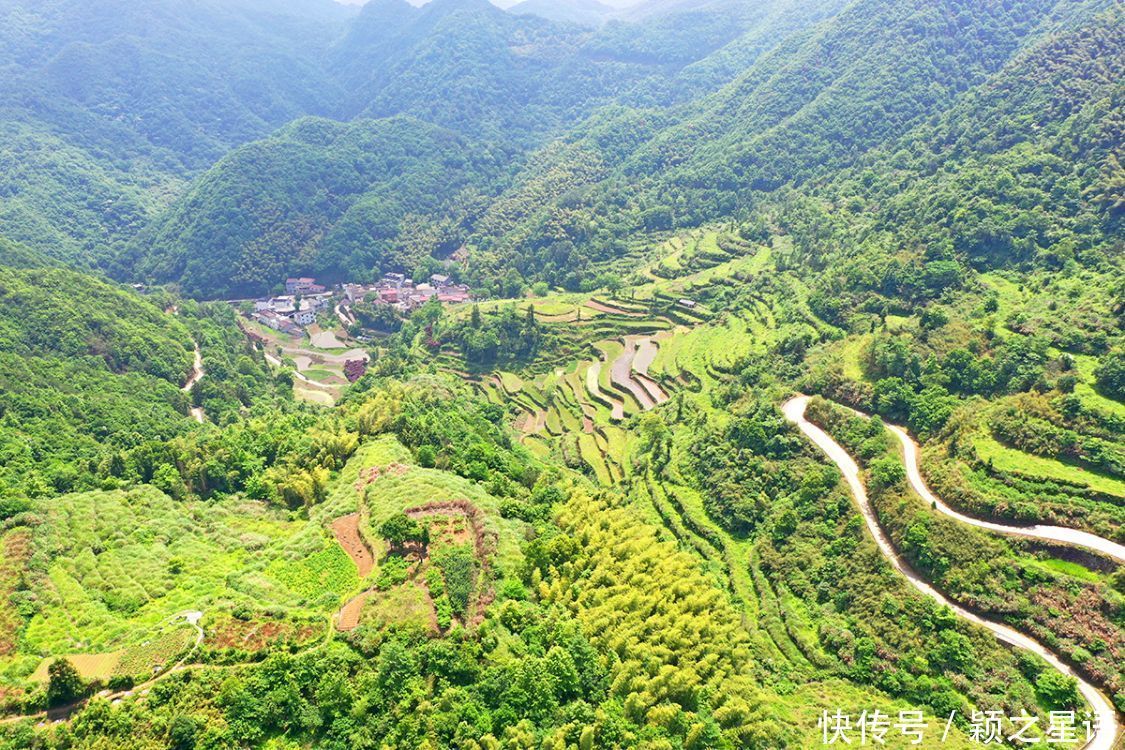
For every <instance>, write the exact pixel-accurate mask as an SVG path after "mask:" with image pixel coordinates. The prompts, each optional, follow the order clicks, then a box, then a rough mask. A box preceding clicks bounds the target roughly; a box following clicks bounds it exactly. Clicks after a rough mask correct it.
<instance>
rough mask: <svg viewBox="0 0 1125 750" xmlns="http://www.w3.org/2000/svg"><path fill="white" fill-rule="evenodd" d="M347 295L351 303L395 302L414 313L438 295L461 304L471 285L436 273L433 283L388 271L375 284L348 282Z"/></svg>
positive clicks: (431, 279) (345, 294) (394, 304)
mask: <svg viewBox="0 0 1125 750" xmlns="http://www.w3.org/2000/svg"><path fill="white" fill-rule="evenodd" d="M343 290H344V296H345V297H347V298H348V300H349V301H350V302H356V301H362V300H367V301H369V302H370V303H372V304H375V305H391V306H393V307H395V308H398V309H399V310H401V311H403V312H410V311H411V310H414V309H415V308H417V307H421V306H422V305H424V304H426V303H427V302H429V301H430V299H432V298H434V297H437V299H438V301H439V302H441V303H442V304H446V305H459V304H461V303H462V302H468V301H469V287H467V286H465V285H464V284H454V283H453V282H452V281H451V280H450V278H449V277H448V276H446V275H445V274H440V273H435V274H434V275H432V276H430V280H429V282H422V283H420V284H415V283H414V279H411V278H407V276H406V275H405V274H401V273H388V274H384V275H383V278H382V279H380V280H379V281H378V282H377V283H375V284H370V285H363V284H344V286H343Z"/></svg>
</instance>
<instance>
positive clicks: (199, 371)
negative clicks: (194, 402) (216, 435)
mask: <svg viewBox="0 0 1125 750" xmlns="http://www.w3.org/2000/svg"><path fill="white" fill-rule="evenodd" d="M204 374H206V373H205V371H204V369H203V354H202V353H200V351H199V344H196V345H195V361H194V362H192V365H191V376H190V377H188V380H187V382H186V383H184V387H183V388H182V389H181V390H183V392H184V393H190V392H191V389H192V386H194V385H195V384H196V383H198V382H199V381H200V380H202V379H203V376H204ZM191 416H192V418H194V419H195V421H196V422H199V423H200V424H203V422H204V421H205V420H206V418H207V416H206V415H205V414H204V413H203V407H201V406H193V407H192V409H191Z"/></svg>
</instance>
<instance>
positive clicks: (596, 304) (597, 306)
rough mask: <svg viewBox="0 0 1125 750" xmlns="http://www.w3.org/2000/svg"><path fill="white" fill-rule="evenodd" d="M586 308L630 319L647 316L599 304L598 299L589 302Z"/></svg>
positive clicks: (602, 303)
mask: <svg viewBox="0 0 1125 750" xmlns="http://www.w3.org/2000/svg"><path fill="white" fill-rule="evenodd" d="M586 307H588V308H590V309H591V310H597V311H598V312H602V313H607V314H609V315H624V316H626V317H629V318H643V317H644V315H645V314H644V313H643V312H637V311H635V310H622V309H621V308H620V307H613V306H612V305H607V304H605V303H604V302H598V301H597V300H596V299H591V300H587V301H586Z"/></svg>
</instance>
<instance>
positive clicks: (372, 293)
mask: <svg viewBox="0 0 1125 750" xmlns="http://www.w3.org/2000/svg"><path fill="white" fill-rule="evenodd" d="M338 291H339V293H340V294H342V298H341V300H340V304H341V306H343V307H348V306H350V305H352V304H354V303H356V302H366V303H368V304H373V305H388V306H391V307H394V308H395V309H397V310H400V311H402V312H404V313H408V312H410V311H411V310H414V309H415V308H418V307H420V306H422V305H424V304H426V302H428V301H429V300H430V299H432V298H434V297H436V298H437V299H438V301H439V302H441V303H442V304H446V305H457V304H461V303H463V302H468V301H469V300H470V299H471V296H470V294H469V288H468V287H467V286H465V285H464V284H454V283H453V282H452V281H451V280H450V278H449V277H448V276H446V275H444V274H440V273H435V274H433V275H432V276H430V280H429V282H423V283H420V284H415V283H414V280H413V279H410V278H407V277H406V275H405V274H401V273H388V274H385V275H384V276H383V278H382V279H380V280H379V281H378V282H377V283H375V284H366V285H365V284H343V285H342V286H340V287H338ZM334 297H336V293H335V292H333V291H330V290H329V289H327V288H326V287H325V286H324V285H323V284H318V283H316V279H312V278H307V277H302V278H292V279H286V280H285V294H283V295H280V296H278V297H271V298H268V299H259V300H255V301H254V313H253V318H254V319H255V320H257V321H258V322H259V323H261V324H263V325H266V326H269V327H270V328H273V329H274V330H276V331H281V332H282V333H290V334H294V335H296V334H300V333H301V332H302V330H303V329H304V327H305V326H308V325H312V324H313V323H315V322H316V317H317V315H318V314H320V313H321V312H322V311H324V310H327V309H328V308H329V307H330V306H331V305H332V300H333V299H334Z"/></svg>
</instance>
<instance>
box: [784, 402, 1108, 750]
mask: <svg viewBox="0 0 1125 750" xmlns="http://www.w3.org/2000/svg"><path fill="white" fill-rule="evenodd" d="M808 402H809V397H808V396H796V397H794V398H792V399H790V400H789V401H787V402H786V403H785V405H784V406H783V407H782V412H783V413H784V414H785V418H786V419H788V420H789V421H790V422H792V423H794V424H795V425H797V427H798V428H799V429H800V430H801V432H803V433H804V434H805V436H806V437H808V438H809V440H811V441H812V442H813V443H814V444H815V445H816V447H818V448H820V449H821V450H822V451H824V453H825V455H827V456H828V458H829V459H831V460H832V462H833V463H835V464H836V466H837V467H839V469H840V472H841V473H842V474H843V475H844V479H845V480H846V481H847V483H848V487H849V488H850V489H851V492H852V495H853V496H854V497H855V500H856V503H857V504H858V505H859V509H860V512H861V513H862V514H863V520H864V522H865V523H866V524H867V529H868V531H870V532H871V536H872V537H874V538H875V543H876V544H877V545H878V546H879V550H880V551H881V552H882V553H883V555H884V556H885V557H886V558H887V559H888V560H890V562H891V564H892V565H893V566H894V567H895V570H897V571H898V572H899V573H901V574H902V575H903V576H904V577H905V578H906V579H907V580H908V581H909V582H910V584H911V585H912V586H914V588H916V589H918V590H919V591H921V592H922V593H923V594H925V595H927V596H929V597H930V598H932V599H934V600H935V601H937V602H938V603H939V604H943V605H945V606H947V607H949V608H950V609H951V610H953V611H954V612H955V613H956V614H957V615H958V616H960V617H962V618H964V619H966V620H968V621H970V622H973V623H975V624H977V625H980V626H982V627H985V628H988V629H989V630H991V631H992V633H993V634H994V635H995V636H996V637H997V638H999V639H1000V640H1001V641H1003V642H1005V643H1008V644H1010V645H1012V646H1015V647H1016V648H1022V649H1025V650H1027V651H1031V652H1033V653H1035V654H1038V655H1039V656H1040V657H1042V658H1043V660H1044V661H1046V662H1047V663H1048V664H1050V665H1051V666H1052V667H1054V668H1055V669H1057V670H1058V671H1060V672H1062V673H1063V674H1065V675H1067V676H1068V677H1072V678H1074V679H1075V680H1076V681H1077V682H1078V689H1079V691H1080V692H1081V693H1082V697H1083V698H1085V699H1086V701H1087V702H1088V703H1089V704H1090V707H1091V708H1092V709H1093V711H1094V714H1095V715H1096V717H1097V721H1096V723H1097V731H1096V733H1095V734H1094V737H1093V739H1091V740H1090V741H1089V742H1088V743H1086V745H1085V746H1084V750H1113V747H1114V741H1115V740H1116V738H1117V735H1118V733H1119V732H1120V731H1121V730H1120V725H1119V723H1118V719H1117V713H1116V712H1115V711H1114V710H1113V706H1112V705H1111V704H1110V702H1109V700H1108V699H1107V698H1106V697H1105V696H1104V695H1102V693H1101V692H1100V691H1099V690H1098V689H1097V688H1095V687H1094V686H1093V685H1091V684H1090V683H1088V682H1086V681H1085V680H1083V679H1082V678H1081V677H1080V676H1079V675H1078V674H1077V673H1076V672H1075V671H1074V670H1073V669H1071V668H1070V667H1069V666H1067V665H1066V664H1064V663H1063V662H1062V661H1061V660H1059V658H1058V657H1057V656H1055V655H1054V654H1053V653H1051V652H1050V651H1048V650H1047V649H1046V648H1045V647H1043V646H1042V645H1040V644H1039V642H1038V641H1035V640H1032V639H1031V638H1028V637H1027V636H1025V635H1024V634H1022V633H1020V632H1018V631H1016V630H1013V629H1012V628H1010V627H1008V626H1007V625H1001V624H999V623H995V622H992V621H990V620H986V619H984V618H983V617H979V616H978V615H975V614H973V613H972V612H970V611H968V610H966V609H963V608H961V607H959V606H957V605H956V604H954V603H953V602H951V601H950V600H949V599H947V598H946V597H945V595H943V594H942V593H941V592H939V591H938V590H937V589H935V588H934V587H933V586H931V585H930V584H929V583H928V582H927V581H926V580H925V579H924V578H922V577H921V576H920V575H918V573H916V572H915V571H914V569H913V568H911V567H910V565H909V564H908V563H907V562H906V561H905V560H903V559H902V558H901V557H899V555H898V553H897V552H896V551H895V548H894V546H893V545H892V544H891V541H890V539H889V538H888V537H887V535H886V534H884V533H883V528H882V527H881V526H880V525H879V521H878V518H877V517H876V515H875V509H874V508H873V507H872V505H871V501H870V500H869V499H868V497H867V489H866V488H865V487H864V486H863V482H861V481H860V478H859V466H858V465H857V464H856V462H855V461H854V460H853V459H852V457H851V456H850V455H848V452H847V451H845V450H844V449H843V448H842V447H841V446H840V445H839V444H838V443H837V442H836V441H835V440H833V439H832V438H831V437H830V436H829V435H828V434H827V433H826V432H825V431H824V430H822V429H820V428H819V427H817V426H816V425H814V424H813V423H811V422H809V421H808V420H807V419H805V407H806V406H808ZM914 463H915V465H916V464H917V462H916V461H915V462H914Z"/></svg>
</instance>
